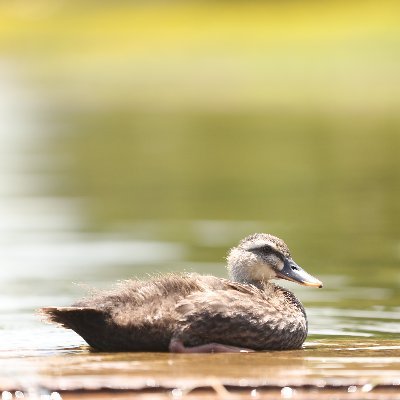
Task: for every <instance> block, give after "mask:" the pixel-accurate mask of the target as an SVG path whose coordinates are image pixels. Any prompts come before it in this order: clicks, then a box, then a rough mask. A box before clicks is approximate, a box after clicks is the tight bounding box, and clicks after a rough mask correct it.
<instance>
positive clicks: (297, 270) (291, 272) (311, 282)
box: [275, 258, 322, 288]
mask: <svg viewBox="0 0 400 400" xmlns="http://www.w3.org/2000/svg"><path fill="white" fill-rule="evenodd" d="M275 272H276V276H277V278H282V279H286V280H288V281H292V282H296V283H300V285H304V286H314V287H319V288H322V282H321V281H320V280H318V279H317V278H314V277H313V276H311V275H310V274H309V273H307V272H306V271H304V269H303V268H301V267H300V266H299V265H297V264H296V263H295V262H294V261H293V260H292V259H291V258H285V262H284V265H283V268H282V269H281V270H280V271H275Z"/></svg>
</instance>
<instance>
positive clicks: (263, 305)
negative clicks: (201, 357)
mask: <svg viewBox="0 0 400 400" xmlns="http://www.w3.org/2000/svg"><path fill="white" fill-rule="evenodd" d="M288 266H289V267H291V268H292V269H293V270H295V271H296V274H297V273H298V269H297V268H299V269H300V270H301V268H300V267H298V266H297V265H296V264H295V263H294V262H293V260H292V259H291V258H290V253H289V250H288V249H287V246H286V244H285V243H284V242H283V241H282V240H281V239H279V238H276V237H274V236H272V235H267V234H255V235H251V236H249V237H247V238H246V239H244V240H242V241H241V242H240V244H239V246H238V247H235V248H233V249H232V250H231V251H230V253H229V256H228V270H229V272H230V278H231V279H230V280H228V279H221V278H216V277H214V276H207V275H199V274H168V275H165V276H160V277H153V278H152V279H149V280H147V281H139V280H128V281H125V282H122V283H119V284H118V285H117V286H116V287H115V288H114V289H113V290H110V291H106V292H97V293H95V294H92V295H91V296H89V297H88V298H85V299H83V300H80V301H78V302H77V303H75V304H74V305H73V306H72V307H48V308H43V309H42V310H41V312H42V314H44V315H45V316H46V318H47V319H48V320H49V321H51V322H55V323H58V324H60V325H62V326H64V327H65V328H69V329H73V330H74V331H75V332H77V333H78V334H79V335H80V336H82V337H83V338H84V339H85V340H86V342H87V343H88V344H89V345H91V346H92V347H93V348H95V349H98V350H102V351H168V350H170V351H182V352H183V351H184V352H195V351H240V350H244V349H247V350H249V349H250V350H272V349H297V348H299V347H301V345H302V344H303V342H304V340H305V338H306V336H307V318H306V314H305V311H304V308H303V306H302V305H301V303H300V302H299V301H298V300H297V299H296V297H295V296H294V295H293V294H292V293H291V292H289V291H288V290H286V289H283V288H281V287H279V286H277V285H274V284H273V283H271V282H269V279H273V278H278V277H283V278H285V279H289V277H288V276H289V275H287V274H286V273H285V272H284V271H286V269H285V268H288ZM243 269H244V272H243ZM301 272H302V273H303V272H304V271H302V270H301ZM304 274H305V275H304V276H306V278H307V279H306V280H304V279H305V278H304V276H303V275H301V279H303V278H304V279H303V281H301V280H300V278H296V280H297V281H298V282H299V283H303V284H308V285H312V286H321V285H322V284H321V282H319V281H318V280H316V279H315V278H312V277H311V276H310V275H308V274H306V273H305V272H304ZM285 275H287V276H285ZM290 280H295V278H293V276H290ZM215 344H217V345H215Z"/></svg>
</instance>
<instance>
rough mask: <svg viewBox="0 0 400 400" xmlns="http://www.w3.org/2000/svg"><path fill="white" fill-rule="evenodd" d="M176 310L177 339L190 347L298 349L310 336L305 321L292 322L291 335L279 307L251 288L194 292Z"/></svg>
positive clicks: (232, 287)
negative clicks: (209, 344)
mask: <svg viewBox="0 0 400 400" xmlns="http://www.w3.org/2000/svg"><path fill="white" fill-rule="evenodd" d="M176 311H177V312H178V314H179V316H180V318H179V323H178V327H177V330H176V332H175V334H174V338H175V339H178V340H181V341H182V342H183V343H184V344H185V345H186V346H199V345H202V344H207V343H222V344H226V345H230V346H237V347H246V348H249V349H254V350H267V349H283V348H285V349H287V348H298V347H300V346H301V344H302V343H303V341H304V339H305V335H306V327H305V326H304V321H300V322H299V323H297V321H291V322H294V324H293V327H294V331H295V332H291V331H290V329H287V321H285V320H283V319H282V316H281V311H282V310H280V309H279V307H277V304H275V303H274V301H268V299H267V298H266V297H265V294H264V293H262V291H260V290H259V289H257V288H256V287H252V286H249V285H240V284H236V283H232V285H230V288H227V289H226V290H216V291H209V292H201V293H200V292H198V293H194V294H192V295H190V296H188V297H186V298H185V299H184V300H182V301H181V302H180V303H179V304H178V305H177V307H176ZM294 319H295V318H294ZM299 335H300V336H301V337H300V336H299Z"/></svg>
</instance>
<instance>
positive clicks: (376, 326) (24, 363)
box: [0, 67, 400, 389]
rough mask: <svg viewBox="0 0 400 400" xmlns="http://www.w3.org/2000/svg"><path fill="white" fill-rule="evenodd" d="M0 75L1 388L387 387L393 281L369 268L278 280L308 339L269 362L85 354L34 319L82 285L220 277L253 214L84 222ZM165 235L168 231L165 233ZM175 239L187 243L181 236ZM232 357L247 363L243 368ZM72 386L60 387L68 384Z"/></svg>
mask: <svg viewBox="0 0 400 400" xmlns="http://www.w3.org/2000/svg"><path fill="white" fill-rule="evenodd" d="M4 68H5V67H4ZM4 73H5V75H6V76H7V78H6V79H4V80H2V81H0V104H1V107H0V110H1V113H2V114H1V119H0V120H1V124H2V125H1V130H0V163H1V176H0V179H1V182H2V185H1V187H0V191H1V197H0V235H1V236H0V258H1V265H2V266H1V270H0V283H1V293H0V329H1V330H0V365H2V366H3V368H2V372H1V376H2V379H3V380H4V382H5V383H4V382H3V383H4V384H5V385H7V384H9V382H13V385H14V386H15V382H18V384H20V385H21V386H23V387H24V388H25V389H26V388H28V389H29V387H30V386H29V385H31V384H32V385H35V382H39V381H41V382H42V383H43V381H44V382H47V385H48V386H51V384H50V383H49V382H53V381H52V379H53V378H51V376H52V375H54V374H55V375H57V376H58V377H60V376H70V375H73V376H75V377H76V376H78V377H79V376H85V377H86V378H88V377H89V378H90V379H89V378H88V379H89V380H88V381H86V383H87V385H89V386H90V385H92V386H93V387H96V382H97V386H101V384H103V383H104V382H105V381H104V380H106V381H107V384H108V385H109V386H113V385H114V386H115V387H125V386H126V385H127V382H126V381H125V380H124V379H125V378H124V377H126V376H131V377H132V376H134V377H135V379H136V380H132V379H131V380H130V381H129V382H130V385H131V387H141V386H147V387H152V386H157V385H162V384H165V385H167V386H168V384H167V383H168V380H171V379H175V381H174V382H175V383H174V384H177V383H176V382H178V381H179V382H180V385H181V386H182V385H183V386H184V385H185V383H184V382H185V374H187V375H188V379H189V378H190V379H189V380H188V379H186V385H190V384H192V385H194V386H196V385H198V384H199V382H200V381H202V382H203V383H204V381H203V378H202V376H203V372H204V371H203V369H202V368H204V369H207V371H208V372H207V373H208V375H212V374H213V371H214V372H215V374H216V376H220V378H221V379H222V381H223V382H225V383H231V384H234V383H237V384H239V385H242V386H243V385H253V384H254V385H259V384H273V383H276V384H280V385H284V384H285V382H289V383H291V384H304V383H307V382H311V383H313V384H317V383H318V382H321V379H326V378H327V377H328V380H327V381H326V382H328V383H330V384H335V383H336V384H337V383H338V382H339V383H340V382H342V383H343V382H345V383H348V382H350V383H351V382H352V381H354V380H357V379H358V381H357V382H359V383H360V382H361V383H363V384H366V382H368V378H369V377H371V376H373V377H375V378H376V379H378V380H379V383H381V384H393V383H396V382H395V380H394V378H393V376H395V371H398V369H399V368H400V353H399V349H400V346H399V344H398V342H396V339H398V334H399V332H400V307H399V306H398V300H399V296H398V293H397V290H396V288H398V282H399V280H398V279H399V278H398V274H397V273H396V272H395V270H393V271H392V273H393V275H392V277H393V282H392V285H387V286H385V285H379V286H376V285H374V276H373V272H371V271H373V270H374V268H379V267H380V266H379V265H376V266H372V268H371V266H370V267H369V269H368V271H369V274H371V275H370V277H368V276H367V275H368V272H366V274H364V275H363V276H362V277H360V281H361V282H363V283H366V285H365V286H362V285H360V284H357V282H358V279H357V273H350V272H349V274H344V273H343V271H342V270H340V271H341V273H337V274H335V273H334V268H331V269H330V270H329V271H328V272H327V271H326V270H325V269H322V270H321V273H318V269H317V268H316V267H314V268H315V271H316V273H317V275H318V277H319V278H320V279H321V280H322V281H323V282H324V289H322V290H318V289H310V288H302V287H298V286H296V285H291V284H288V285H286V286H288V287H289V288H291V289H292V290H293V291H294V292H295V293H296V295H297V296H298V297H299V298H300V299H301V301H302V302H303V303H304V304H305V306H306V309H307V314H308V317H309V339H308V340H307V342H306V344H305V350H304V351H300V352H287V353H283V354H282V353H280V354H279V355H274V361H271V359H270V357H269V356H268V357H266V356H265V355H257V356H252V358H249V356H243V357H242V356H241V358H238V356H237V355H234V356H232V357H231V361H229V366H228V367H227V366H226V363H227V361H226V360H227V359H229V356H224V357H222V356H220V355H217V356H215V358H214V359H213V363H214V368H211V367H210V365H209V359H208V358H204V356H202V357H203V358H199V359H198V362H197V364H196V365H197V367H198V368H197V369H196V367H195V366H193V363H192V361H191V359H190V357H189V358H188V357H186V358H185V357H183V358H182V357H181V358H179V357H178V358H173V357H174V356H172V355H143V354H138V355H132V354H131V355H127V354H125V355H124V354H120V355H113V356H111V355H99V354H91V353H90V351H89V349H88V347H87V346H86V345H85V343H84V342H83V340H82V339H81V338H80V337H79V336H77V335H76V334H74V333H73V332H70V331H66V330H62V329H59V328H56V327H53V326H49V325H45V324H43V323H42V322H41V321H40V318H39V317H38V316H37V315H35V310H36V309H37V308H39V307H42V306H49V305H68V304H70V303H71V302H72V301H73V300H74V299H76V298H77V297H79V296H82V295H84V294H85V291H86V286H96V287H109V286H110V285H111V284H112V282H113V281H115V280H118V279H126V278H129V277H139V278H145V277H146V275H147V274H149V273H150V274H151V273H154V272H161V273H162V272H166V271H174V270H175V271H182V270H187V271H198V272H204V273H213V274H215V275H218V276H225V269H224V263H223V257H224V255H225V252H226V249H227V248H229V246H232V245H233V244H235V242H237V240H239V239H240V238H241V237H242V236H243V235H244V234H247V233H251V232H253V231H258V230H265V229H264V224H263V223H262V222H258V221H257V220H245V221H240V220H239V221H233V220H204V219H193V220H190V219H186V220H174V219H171V220H161V219H160V220H157V219H154V220H147V221H145V220H133V221H130V223H129V226H128V227H126V226H124V227H122V228H121V229H118V228H117V229H116V228H113V229H110V230H104V229H103V230H102V231H101V232H100V231H98V232H96V231H95V230H88V229H87V227H86V225H85V215H84V212H83V210H84V209H85V202H86V201H87V200H86V199H84V198H81V197H75V198H74V197H71V196H69V197H68V196H59V195H58V196H56V195H55V194H51V192H52V189H51V188H52V186H54V182H55V181H56V180H57V179H59V178H60V175H59V174H57V170H56V172H53V166H54V165H57V166H58V168H60V165H62V164H63V163H64V162H65V163H68V160H63V159H62V157H61V158H58V156H57V155H56V154H50V153H49V152H48V151H45V150H43V149H44V147H43V146H44V144H46V142H47V141H49V140H54V135H56V134H57V133H56V132H57V130H56V129H55V130H54V131H53V130H52V129H51V128H49V127H47V126H46V125H45V124H43V123H42V122H41V121H40V120H37V115H40V114H41V113H40V110H41V107H43V105H42V104H38V103H35V101H34V100H33V98H34V97H33V96H31V94H30V93H29V92H25V91H23V90H22V89H20V88H19V86H18V82H17V81H14V80H13V75H12V73H11V72H10V71H9V70H7V69H6V68H5V70H4ZM11 93H12V94H13V95H12V96H11ZM20 115H23V116H24V118H23V119H21V118H19V116H20ZM272 226H274V224H273V223H272ZM278 228H279V229H282V227H281V226H280V227H278ZM177 231H179V232H181V233H180V234H179V233H178V234H176V232H177ZM166 232H171V237H170V238H168V234H166ZM182 232H183V233H182ZM185 235H187V236H188V237H190V240H187V241H185V240H184V239H182V238H183V237H184V236H185ZM295 258H296V257H295ZM347 263H351V260H347ZM358 271H360V270H359V269H358ZM265 354H268V353H265ZM85 357H86V358H85ZM171 357H172V358H171ZM243 363H246V365H248V366H249V369H246V371H243V368H242V366H243ZM271 363H272V364H273V367H274V368H273V371H274V372H271V371H270V375H268V376H269V377H270V378H266V376H267V374H266V373H262V374H261V375H260V368H264V370H265V369H267V370H268V369H271V368H272V367H271ZM55 366H57V368H59V369H58V372H57V373H55V372H54V368H55ZM189 366H190V368H189ZM250 366H251V367H250ZM210 368H211V369H210ZM221 368H222V370H224V371H225V375H224V374H222V375H223V376H221ZM176 371H179V374H177V373H176ZM327 371H329V372H327ZM360 371H361V372H360ZM178 375H179V379H178V378H177V376H178ZM360 375H361V377H362V378H361V379H359V378H360ZM49 377H50V378H49ZM99 377H101V379H100V378H99ZM335 377H336V378H337V379H338V380H335V379H336V378H335ZM347 378H348V379H347ZM375 378H374V379H375ZM15 379H16V380H15ZM49 379H50V380H49ZM74 379H76V378H74ZM99 379H100V380H99ZM307 379H308V381H307ZM329 379H330V380H329ZM340 379H342V380H341V381H340ZM346 379H347V380H346ZM0 382H1V381H0ZM27 382H28V383H27ZM71 382H72V383H71ZM73 382H74V380H72V381H69V383H68V384H67V383H65V382H64V383H63V384H65V385H66V386H67V387H68V385H71V387H73V386H74V384H73ZM98 382H102V383H101V384H100V383H98ZM188 382H189V383H188ZM190 382H191V383H190ZM27 385H28V386H27ZM60 385H61V384H60ZM124 385H125V386H124ZM78 386H79V385H78Z"/></svg>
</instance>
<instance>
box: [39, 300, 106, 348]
mask: <svg viewBox="0 0 400 400" xmlns="http://www.w3.org/2000/svg"><path fill="white" fill-rule="evenodd" d="M38 313H39V315H40V316H41V317H42V318H43V320H44V321H46V322H50V323H55V324H57V325H60V326H62V327H64V328H67V329H72V330H73V331H75V332H76V333H77V334H78V335H80V336H81V337H82V338H83V339H85V340H86V342H87V343H88V344H89V345H91V346H92V347H94V348H96V349H99V350H101V349H102V347H103V342H104V336H105V333H106V332H105V330H106V329H107V328H106V327H107V323H106V320H107V319H108V318H107V317H108V315H106V313H105V312H104V311H101V310H96V309H95V308H90V307H45V308H41V309H39V310H38Z"/></svg>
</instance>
